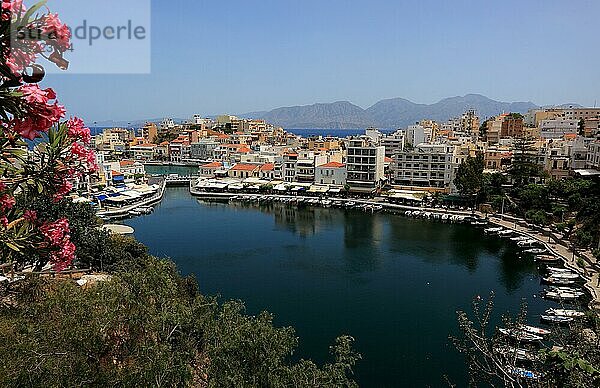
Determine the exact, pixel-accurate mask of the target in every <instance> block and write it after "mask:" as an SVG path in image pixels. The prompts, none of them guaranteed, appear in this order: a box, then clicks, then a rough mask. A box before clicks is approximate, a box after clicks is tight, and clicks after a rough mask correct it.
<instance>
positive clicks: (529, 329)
mask: <svg viewBox="0 0 600 388" xmlns="http://www.w3.org/2000/svg"><path fill="white" fill-rule="evenodd" d="M520 329H521V330H523V331H525V332H527V333H531V334H536V335H548V334H550V333H551V331H550V330H546V329H542V328H539V327H535V326H529V325H521V326H520Z"/></svg>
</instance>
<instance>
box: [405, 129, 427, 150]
mask: <svg viewBox="0 0 600 388" xmlns="http://www.w3.org/2000/svg"><path fill="white" fill-rule="evenodd" d="M406 141H407V142H408V143H409V144H411V145H412V146H413V147H416V146H417V145H419V144H421V143H429V142H430V141H431V128H425V127H423V126H422V125H419V124H416V125H410V126H409V127H408V128H407V129H406Z"/></svg>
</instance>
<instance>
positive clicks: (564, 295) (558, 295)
mask: <svg viewBox="0 0 600 388" xmlns="http://www.w3.org/2000/svg"><path fill="white" fill-rule="evenodd" d="M544 297H545V298H547V299H553V300H565V301H568V300H576V299H578V298H579V297H581V295H579V294H575V293H572V292H561V291H546V292H545V293H544Z"/></svg>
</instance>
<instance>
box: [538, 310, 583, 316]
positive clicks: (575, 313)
mask: <svg viewBox="0 0 600 388" xmlns="http://www.w3.org/2000/svg"><path fill="white" fill-rule="evenodd" d="M546 315H558V316H561V317H571V318H580V317H584V316H585V313H584V312H583V311H577V310H569V309H552V308H550V309H548V310H546Z"/></svg>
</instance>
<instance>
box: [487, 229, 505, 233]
mask: <svg viewBox="0 0 600 388" xmlns="http://www.w3.org/2000/svg"><path fill="white" fill-rule="evenodd" d="M501 230H503V228H487V229H484V230H483V233H485V234H495V233H498V232H500V231H501Z"/></svg>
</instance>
